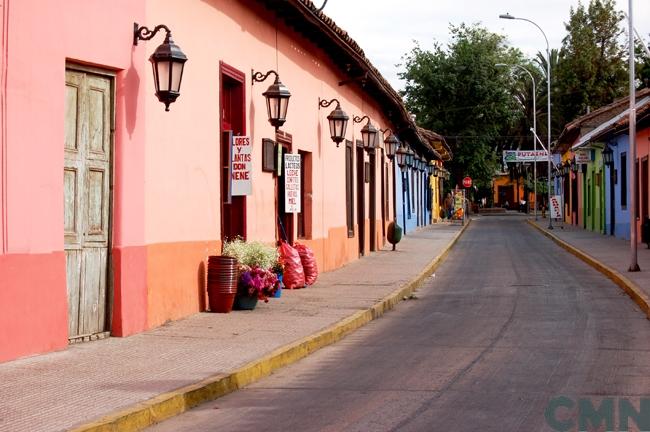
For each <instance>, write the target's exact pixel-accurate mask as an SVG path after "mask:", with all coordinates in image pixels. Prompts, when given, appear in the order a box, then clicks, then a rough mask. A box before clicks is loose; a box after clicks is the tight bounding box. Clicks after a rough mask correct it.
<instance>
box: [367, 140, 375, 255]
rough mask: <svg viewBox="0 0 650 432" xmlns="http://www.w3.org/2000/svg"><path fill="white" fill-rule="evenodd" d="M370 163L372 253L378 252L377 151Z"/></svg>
mask: <svg viewBox="0 0 650 432" xmlns="http://www.w3.org/2000/svg"><path fill="white" fill-rule="evenodd" d="M368 161H369V164H370V179H369V180H370V181H369V188H370V191H369V192H370V193H369V196H368V201H369V209H368V218H369V219H370V224H369V226H370V239H369V240H370V252H375V251H376V250H377V155H376V154H375V150H374V149H373V150H371V151H370V152H369V153H368Z"/></svg>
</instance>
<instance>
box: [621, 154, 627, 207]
mask: <svg viewBox="0 0 650 432" xmlns="http://www.w3.org/2000/svg"><path fill="white" fill-rule="evenodd" d="M620 185H621V207H623V208H626V207H627V153H626V152H623V153H621V181H620Z"/></svg>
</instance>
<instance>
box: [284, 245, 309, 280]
mask: <svg viewBox="0 0 650 432" xmlns="http://www.w3.org/2000/svg"><path fill="white" fill-rule="evenodd" d="M279 252H280V263H281V264H282V266H283V267H284V270H283V272H282V282H283V283H284V286H285V288H288V289H294V288H303V287H304V286H305V272H304V271H303V269H302V261H301V260H300V255H299V254H298V251H297V250H295V249H294V248H293V247H291V245H290V244H288V243H286V242H284V241H282V242H280V247H279Z"/></svg>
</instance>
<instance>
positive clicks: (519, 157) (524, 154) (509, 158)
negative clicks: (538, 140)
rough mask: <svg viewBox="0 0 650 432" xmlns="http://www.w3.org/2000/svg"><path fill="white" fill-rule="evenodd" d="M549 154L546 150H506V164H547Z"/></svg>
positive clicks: (504, 156)
mask: <svg viewBox="0 0 650 432" xmlns="http://www.w3.org/2000/svg"><path fill="white" fill-rule="evenodd" d="M547 160H548V154H547V153H546V150H537V151H535V150H504V151H503V161H504V162H506V163H507V162H534V161H537V162H546V161H547Z"/></svg>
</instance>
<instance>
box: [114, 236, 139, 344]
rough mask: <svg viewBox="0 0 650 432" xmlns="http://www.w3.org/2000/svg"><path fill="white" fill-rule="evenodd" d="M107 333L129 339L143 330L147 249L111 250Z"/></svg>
mask: <svg viewBox="0 0 650 432" xmlns="http://www.w3.org/2000/svg"><path fill="white" fill-rule="evenodd" d="M112 260H113V271H114V283H113V316H112V321H111V334H112V335H113V336H129V335H132V334H134V333H139V332H141V331H144V330H146V329H147V248H146V247H144V246H137V247H126V248H114V249H113V256H112Z"/></svg>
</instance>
